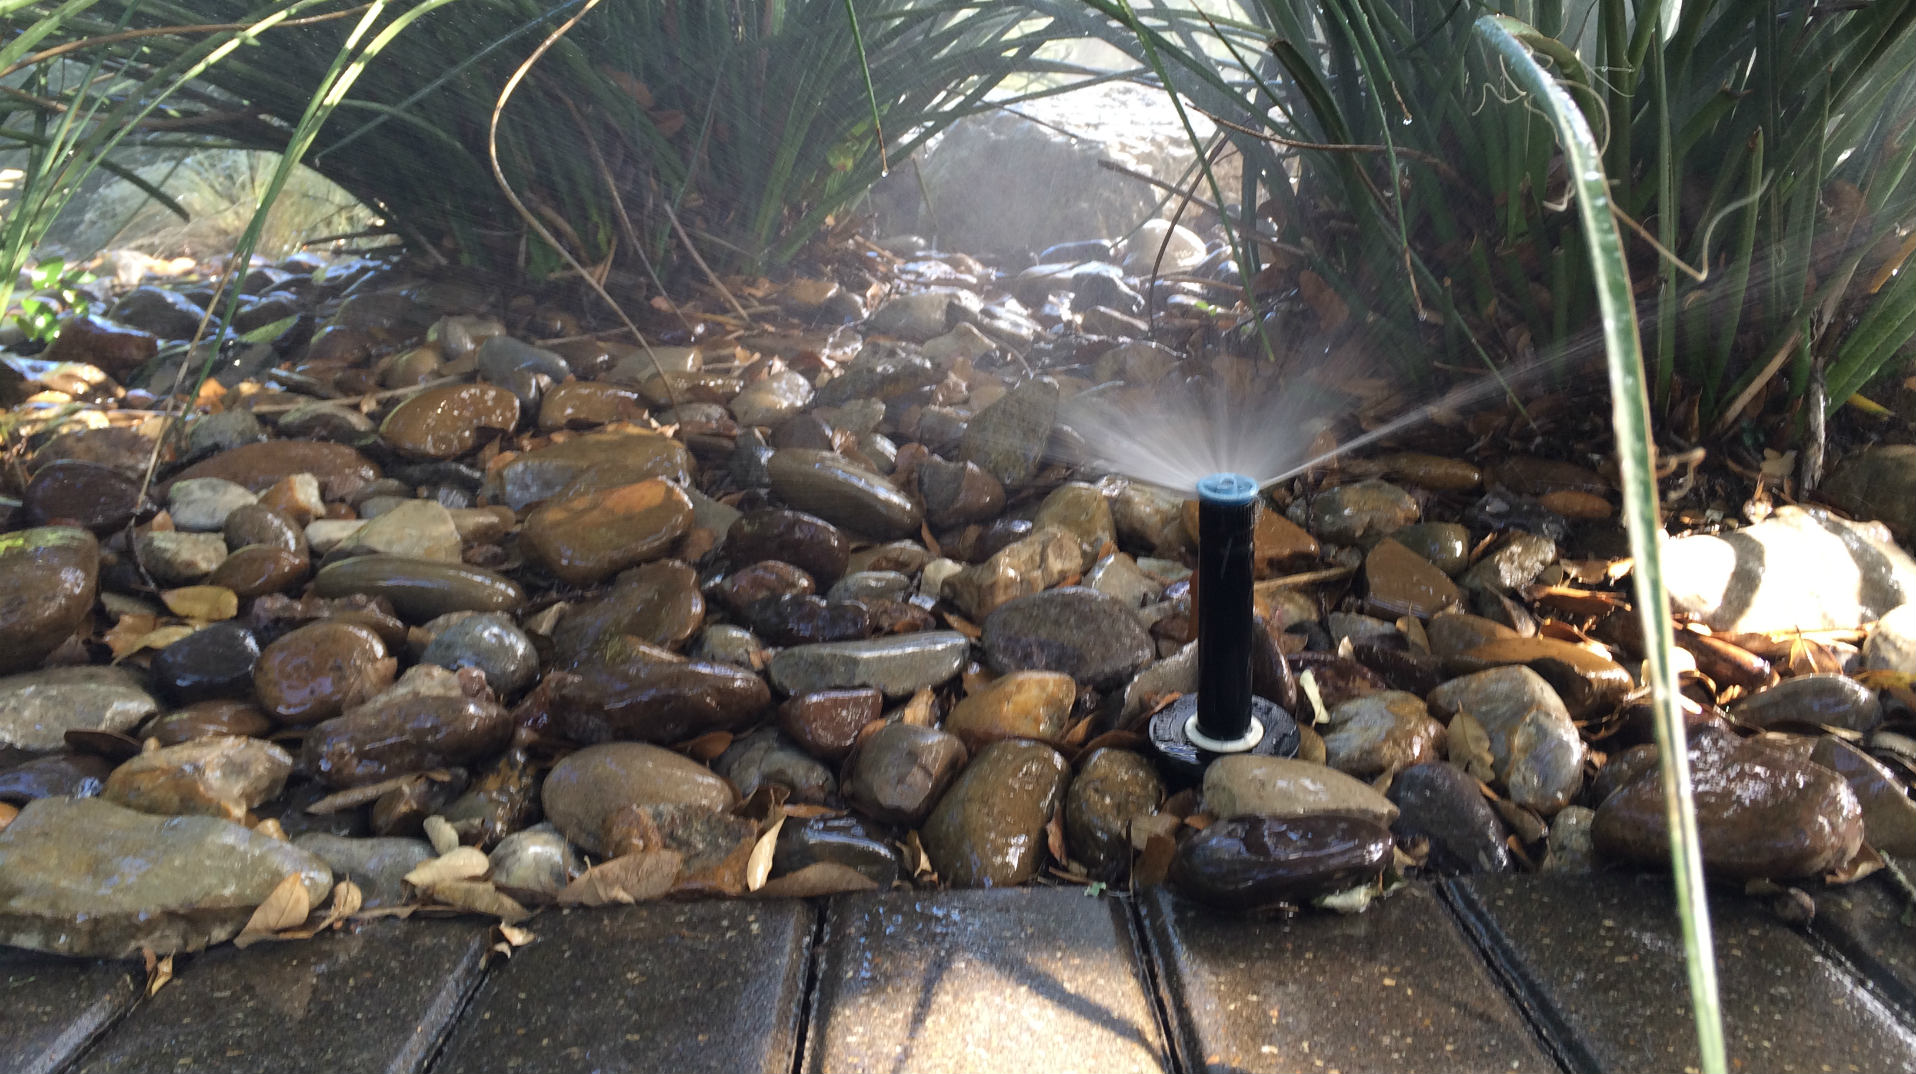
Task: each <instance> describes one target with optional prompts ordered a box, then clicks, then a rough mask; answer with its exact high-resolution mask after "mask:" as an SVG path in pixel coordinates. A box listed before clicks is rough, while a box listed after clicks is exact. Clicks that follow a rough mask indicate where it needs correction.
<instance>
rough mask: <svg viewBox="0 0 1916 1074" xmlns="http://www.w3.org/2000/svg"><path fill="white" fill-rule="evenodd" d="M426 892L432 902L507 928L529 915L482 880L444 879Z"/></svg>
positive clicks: (524, 909) (510, 898) (516, 903)
mask: <svg viewBox="0 0 1916 1074" xmlns="http://www.w3.org/2000/svg"><path fill="white" fill-rule="evenodd" d="M468 849H470V848H468ZM426 890H427V891H428V892H429V893H430V894H431V895H432V897H433V899H434V900H435V901H437V902H440V903H444V904H445V905H447V906H450V907H452V908H453V909H455V910H465V911H467V912H468V913H474V914H486V915H489V916H491V917H496V918H498V919H499V920H501V921H503V922H505V923H506V924H508V925H517V924H518V923H519V922H521V921H524V920H525V919H526V918H528V917H531V916H532V912H531V911H530V910H527V909H526V908H525V907H523V906H521V905H519V903H518V901H517V900H515V899H513V898H512V896H510V895H507V894H505V893H504V892H502V891H500V890H499V889H498V888H495V887H493V886H492V885H491V884H489V883H487V882H486V881H484V880H446V881H443V882H441V883H437V884H434V885H432V886H431V887H430V888H427V889H426Z"/></svg>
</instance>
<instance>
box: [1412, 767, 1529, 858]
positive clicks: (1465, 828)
mask: <svg viewBox="0 0 1916 1074" xmlns="http://www.w3.org/2000/svg"><path fill="white" fill-rule="evenodd" d="M1389 795H1390V800H1391V801H1392V802H1393V803H1395V804H1396V806H1397V808H1398V809H1400V810H1402V811H1403V812H1402V813H1400V814H1399V815H1398V817H1397V822H1396V823H1395V824H1392V825H1391V831H1393V832H1395V833H1397V835H1398V836H1400V837H1401V838H1403V839H1404V840H1405V841H1406V843H1408V842H1409V841H1410V840H1413V839H1419V838H1422V839H1428V840H1429V841H1430V858H1429V863H1430V865H1431V867H1432V868H1434V869H1436V870H1437V871H1439V872H1443V873H1502V872H1508V871H1509V870H1510V850H1509V848H1508V847H1507V846H1506V845H1505V844H1504V825H1503V822H1502V821H1500V820H1498V819H1497V814H1496V813H1495V812H1494V811H1493V810H1492V809H1491V808H1490V803H1488V802H1486V801H1484V796H1483V791H1482V790H1480V789H1479V788H1478V786H1477V781H1476V780H1475V779H1473V778H1472V777H1471V776H1470V774H1469V773H1467V772H1465V771H1464V770H1463V769H1461V768H1458V767H1457V766H1456V765H1454V764H1447V763H1445V762H1442V761H1438V762H1434V763H1432V764H1420V765H1417V766H1415V767H1412V768H1406V769H1404V770H1403V771H1402V772H1399V773H1397V776H1396V778H1395V779H1392V780H1391V783H1390V792H1389Z"/></svg>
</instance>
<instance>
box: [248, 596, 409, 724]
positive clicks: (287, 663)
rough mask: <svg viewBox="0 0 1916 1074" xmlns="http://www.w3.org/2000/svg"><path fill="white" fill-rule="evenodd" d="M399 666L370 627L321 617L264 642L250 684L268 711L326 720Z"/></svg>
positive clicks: (290, 719)
mask: <svg viewBox="0 0 1916 1074" xmlns="http://www.w3.org/2000/svg"><path fill="white" fill-rule="evenodd" d="M397 667H398V664H397V662H396V661H394V660H393V659H392V658H391V657H389V656H387V655H386V644H385V642H383V641H381V640H380V639H379V635H377V634H375V633H373V632H372V631H371V630H369V629H367V628H366V627H363V626H360V625H358V624H356V623H344V622H334V621H321V622H317V623H312V624H309V625H307V626H303V627H300V628H299V629H298V630H295V631H293V632H291V633H289V634H287V635H286V636H284V637H282V638H280V639H279V640H278V641H275V642H273V643H272V644H271V645H268V646H267V647H266V648H265V649H264V650H263V651H262V652H261V653H260V655H259V661H258V663H257V664H256V665H255V666H254V670H253V689H254V692H255V694H256V695H257V696H258V698H259V703H260V707H261V708H263V709H265V710H266V712H267V714H268V715H270V716H272V717H274V718H275V719H277V720H279V721H280V722H281V723H286V724H292V725H295V726H303V725H306V724H315V723H319V722H321V721H323V720H330V719H332V718H333V717H335V716H338V715H339V714H340V713H341V712H344V711H345V710H346V709H347V708H349V707H351V706H353V705H357V704H359V703H360V702H362V701H365V700H366V699H368V698H370V697H372V696H373V695H374V694H377V693H378V692H379V691H381V690H383V689H385V688H386V686H387V685H388V684H390V683H391V682H392V681H393V674H394V672H395V671H396V670H397Z"/></svg>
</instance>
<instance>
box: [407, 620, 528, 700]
mask: <svg viewBox="0 0 1916 1074" xmlns="http://www.w3.org/2000/svg"><path fill="white" fill-rule="evenodd" d="M425 630H426V632H427V633H428V634H429V635H431V636H432V640H431V641H429V642H427V643H426V648H425V651H424V652H422V653H420V654H419V660H420V663H424V664H437V665H438V666H440V667H442V668H449V669H451V670H453V671H457V670H459V669H460V668H467V667H473V668H478V669H479V670H480V671H482V672H484V673H485V676H486V685H487V686H490V687H491V688H492V691H493V693H496V694H498V695H499V696H500V697H502V698H509V697H512V696H513V695H515V694H517V693H518V692H519V691H521V690H523V689H525V688H526V687H528V686H530V685H532V680H533V679H534V678H536V677H537V676H538V674H539V653H538V651H537V650H536V649H534V648H533V646H532V639H531V638H529V637H527V636H526V632H525V631H523V630H520V629H519V626H518V624H516V623H514V622H513V621H512V617H511V616H509V615H505V614H502V613H499V612H453V613H451V614H449V615H442V616H440V617H439V618H437V619H434V620H433V621H432V622H430V623H427V624H426V626H425Z"/></svg>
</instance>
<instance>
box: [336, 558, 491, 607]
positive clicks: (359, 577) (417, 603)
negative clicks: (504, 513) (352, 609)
mask: <svg viewBox="0 0 1916 1074" xmlns="http://www.w3.org/2000/svg"><path fill="white" fill-rule="evenodd" d="M313 592H314V593H315V594H316V595H318V596H321V597H346V596H354V595H363V596H368V597H385V598H386V599H387V600H389V601H391V602H392V606H393V610H394V611H396V612H398V613H399V615H400V617H401V618H403V619H407V620H411V621H413V622H425V621H427V620H430V619H437V618H438V617H440V616H442V615H445V614H446V613H448V612H461V611H469V612H510V611H517V610H518V609H519V607H520V606H521V605H523V604H524V603H525V600H526V593H525V590H523V589H521V588H519V584H518V583H517V582H514V581H513V580H512V579H510V578H507V577H505V576H504V575H502V574H498V573H495V572H493V571H489V570H486V569H484V568H482V567H468V566H466V565H465V564H462V563H446V562H443V561H441V560H433V559H414V558H412V557H409V556H357V557H354V558H353V559H348V560H342V561H340V562H338V563H335V564H333V565H331V566H329V567H326V568H324V569H323V570H321V571H320V572H319V573H318V574H317V575H314V576H313Z"/></svg>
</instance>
